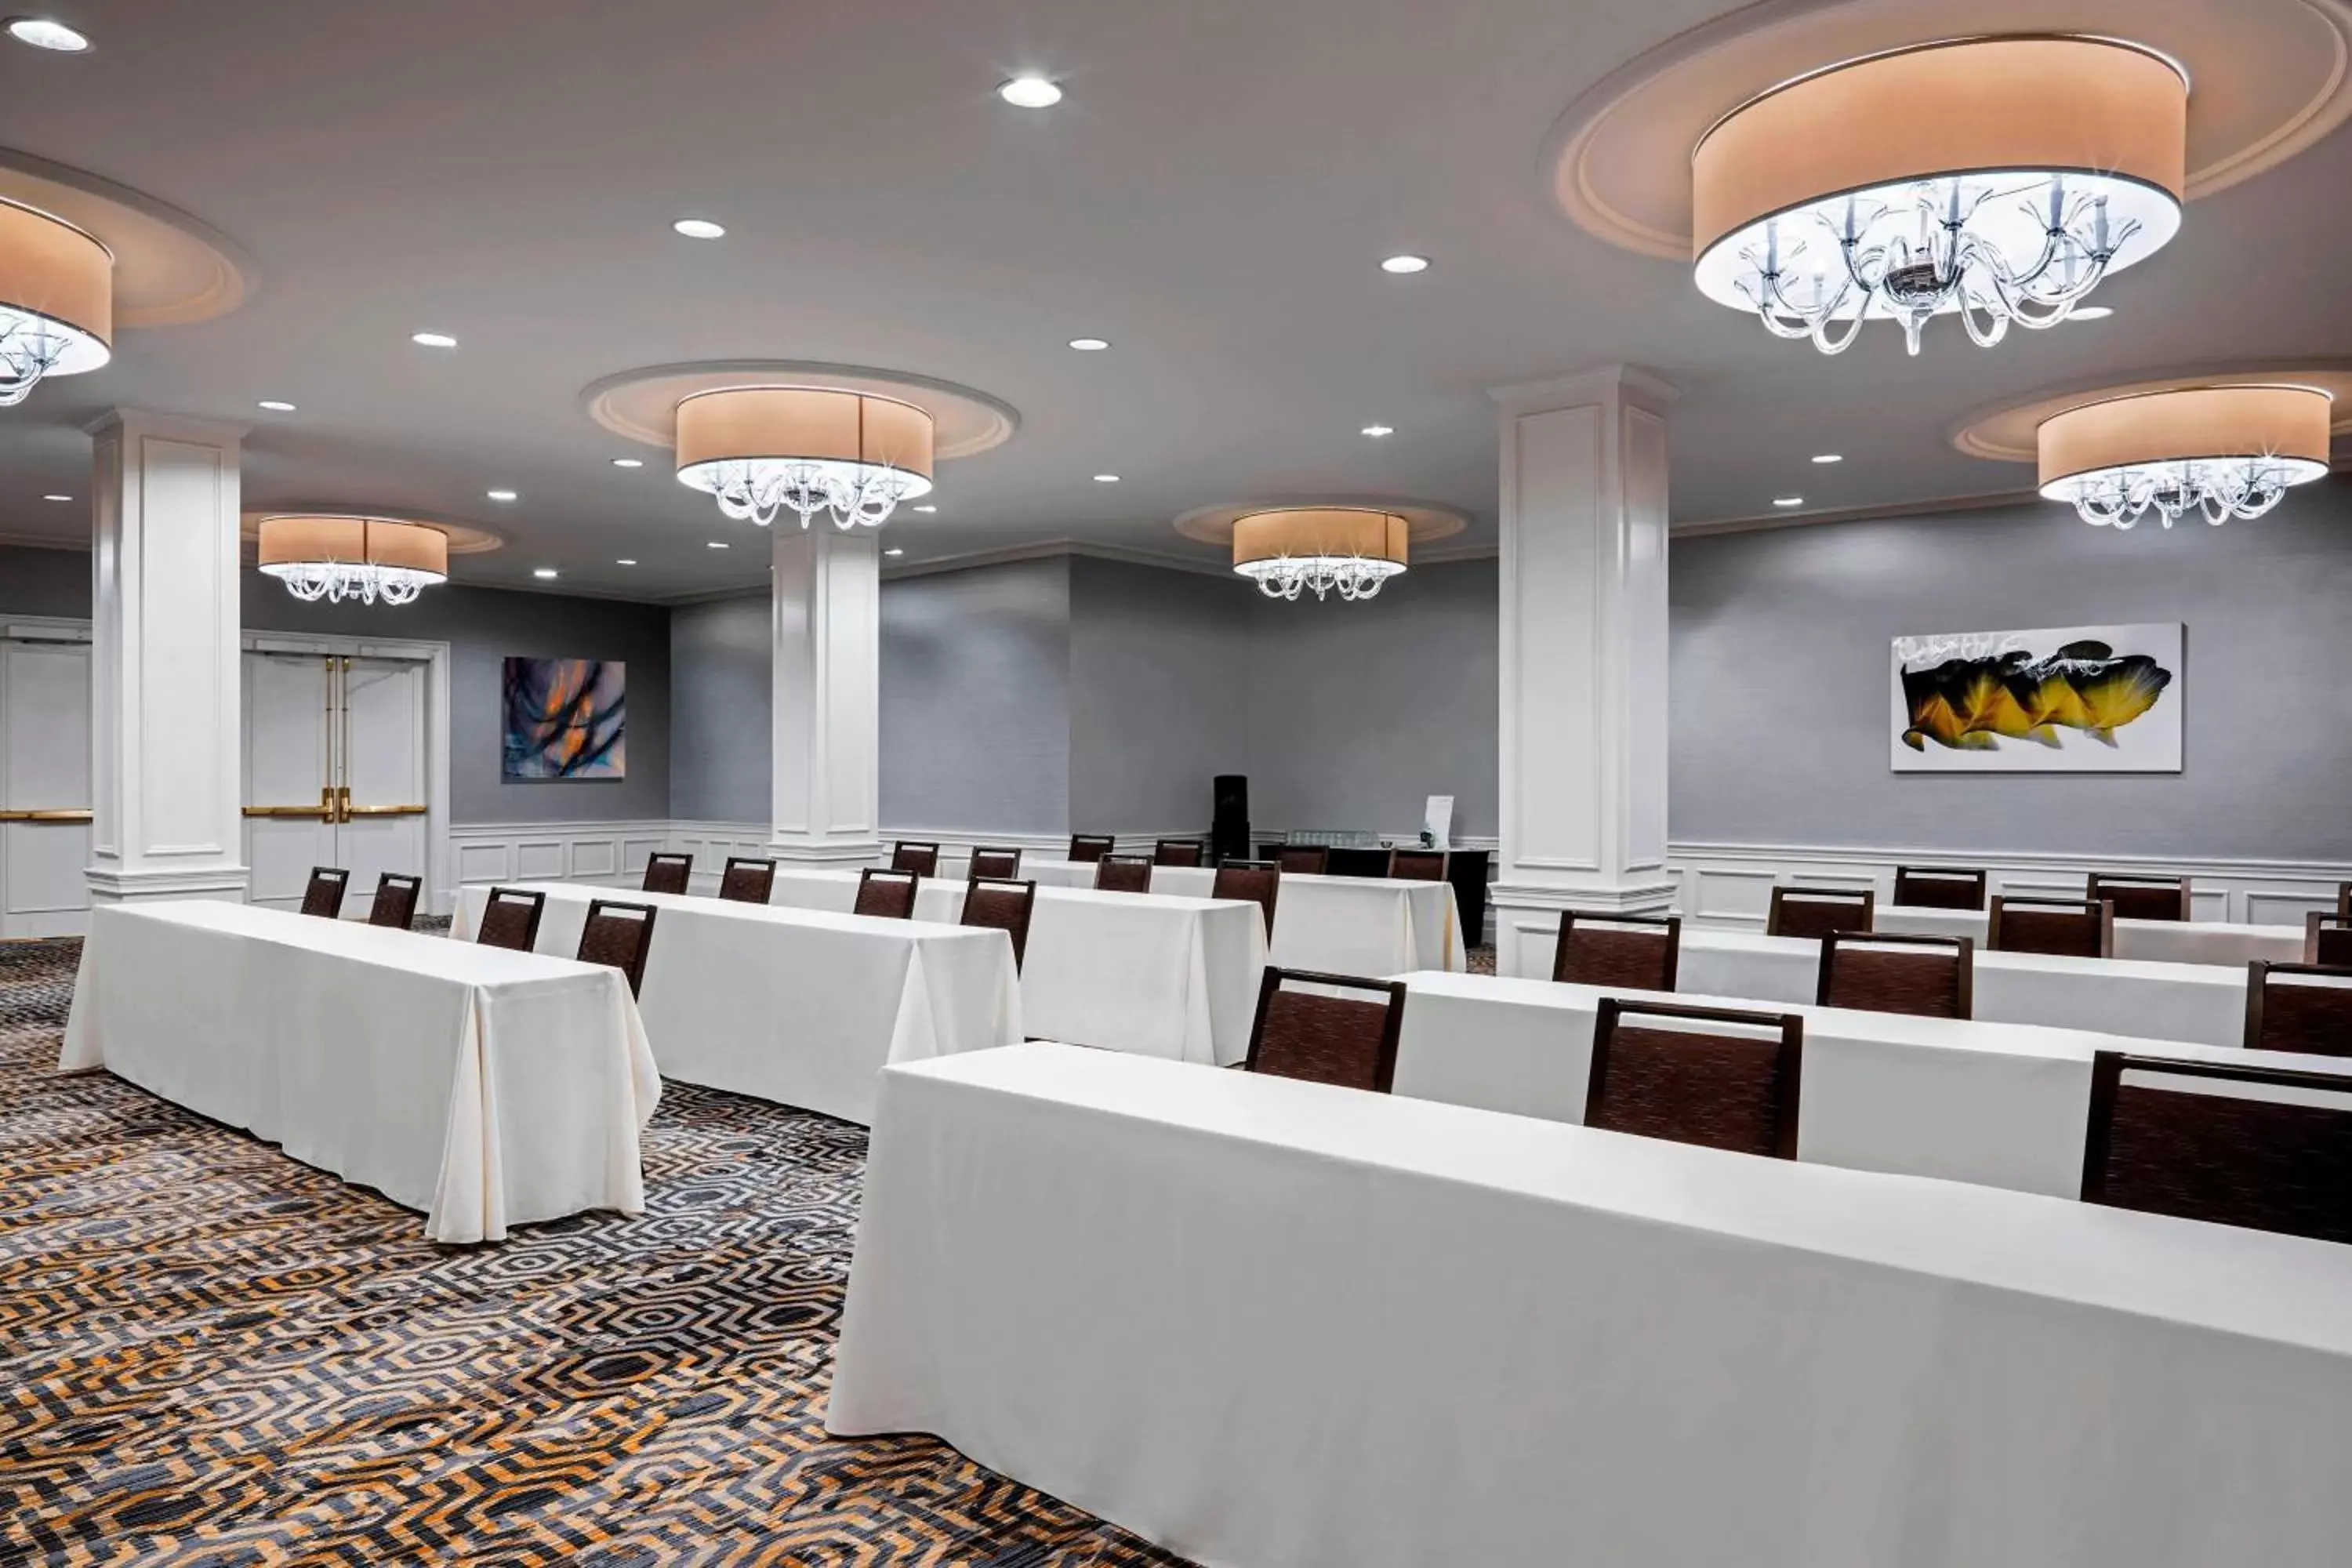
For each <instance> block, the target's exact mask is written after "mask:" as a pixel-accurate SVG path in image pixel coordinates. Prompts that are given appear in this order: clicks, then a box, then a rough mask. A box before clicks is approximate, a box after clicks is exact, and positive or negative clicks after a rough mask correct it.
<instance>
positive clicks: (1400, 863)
mask: <svg viewBox="0 0 2352 1568" xmlns="http://www.w3.org/2000/svg"><path fill="white" fill-rule="evenodd" d="M1452 860H1453V857H1452V856H1450V855H1448V854H1446V852H1445V851H1444V850H1443V849H1391V850H1390V851H1389V876H1390V877H1391V878H1392V879H1395V880H1397V881H1400V882H1443V881H1444V880H1445V873H1446V871H1447V870H1448V869H1450V863H1451V861H1452Z"/></svg>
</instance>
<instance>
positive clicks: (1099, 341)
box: [1070, 338, 1110, 354]
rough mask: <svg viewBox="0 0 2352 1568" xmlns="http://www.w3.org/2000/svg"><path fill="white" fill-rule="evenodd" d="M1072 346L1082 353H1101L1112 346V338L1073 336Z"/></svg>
mask: <svg viewBox="0 0 2352 1568" xmlns="http://www.w3.org/2000/svg"><path fill="white" fill-rule="evenodd" d="M1070 346H1071V347H1072V348H1074V349H1076V350H1077V351H1078V352H1079V353H1085V354H1093V353H1102V351H1103V350H1105V349H1107V348H1108V347H1110V340H1109V339H1108V338H1072V339H1071V340H1070Z"/></svg>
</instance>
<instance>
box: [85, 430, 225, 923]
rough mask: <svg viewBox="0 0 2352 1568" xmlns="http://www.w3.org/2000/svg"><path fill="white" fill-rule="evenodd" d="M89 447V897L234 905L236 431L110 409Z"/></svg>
mask: <svg viewBox="0 0 2352 1568" xmlns="http://www.w3.org/2000/svg"><path fill="white" fill-rule="evenodd" d="M90 435H91V436H92V437H95V439H96V442H97V460H98V468H97V481H96V500H97V506H96V508H95V514H96V518H95V530H96V531H95V535H94V537H93V539H92V541H91V546H92V548H91V552H90V575H91V584H90V587H91V594H90V601H91V608H92V611H93V614H92V617H91V620H92V626H91V644H92V649H91V652H92V664H91V667H90V707H91V713H90V720H91V724H90V735H91V740H90V784H91V792H92V795H93V797H94V798H93V801H92V818H93V820H92V823H91V831H90V859H91V864H90V867H89V873H88V875H89V893H90V900H91V901H92V902H93V903H101V904H103V903H131V902H142V901H146V900H159V899H237V900H242V899H243V898H244V897H245V896H246V885H247V876H246V867H245V842H244V839H245V834H244V814H243V811H242V809H241V802H242V794H243V791H242V784H243V754H244V727H243V722H242V714H241V711H240V709H241V701H240V680H239V668H238V658H239V642H240V637H239V626H238V606H237V595H238V582H237V564H238V563H237V552H238V536H237V523H238V498H239V488H238V474H237V468H238V458H239V447H240V443H242V441H243V440H244V438H245V431H244V428H243V427H242V426H234V425H217V424H213V423H211V422H209V421H205V420H196V419H180V418H174V417H172V416H165V415H156V414H141V413H136V412H134V411H132V410H130V409H117V410H116V411H115V412H113V413H111V414H110V415H108V416H106V417H105V418H103V419H101V420H100V421H99V422H98V423H97V424H95V425H93V426H90Z"/></svg>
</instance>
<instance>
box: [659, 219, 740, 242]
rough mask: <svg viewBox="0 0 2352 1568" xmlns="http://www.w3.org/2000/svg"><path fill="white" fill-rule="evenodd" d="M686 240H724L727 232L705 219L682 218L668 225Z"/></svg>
mask: <svg viewBox="0 0 2352 1568" xmlns="http://www.w3.org/2000/svg"><path fill="white" fill-rule="evenodd" d="M670 227H672V228H674V229H676V230H677V232H678V233H680V234H682V235H684V236H686V237H687V238H688V239H724V238H726V237H727V231H726V229H724V228H723V227H721V226H719V225H718V224H715V223H713V222H711V221H710V220H709V218H707V217H682V218H680V219H678V220H677V222H676V223H674V224H672V225H670Z"/></svg>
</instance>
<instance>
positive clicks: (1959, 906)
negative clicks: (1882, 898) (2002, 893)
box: [1895, 866, 1985, 910]
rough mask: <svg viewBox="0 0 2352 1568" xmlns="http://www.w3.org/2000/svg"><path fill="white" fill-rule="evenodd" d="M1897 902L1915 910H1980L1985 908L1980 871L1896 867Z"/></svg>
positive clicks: (1983, 885)
mask: <svg viewBox="0 0 2352 1568" xmlns="http://www.w3.org/2000/svg"><path fill="white" fill-rule="evenodd" d="M1895 902H1896V903H1898V904H1901V905H1902V906H1904V907H1905V908H1906V909H1913V910H1980V909H1982V908H1984V907H1985V874H1984V870H1983V868H1981V867H1979V868H1977V869H1975V870H1969V871H1963V870H1958V869H1956V868H1952V867H1949V866H1897V867H1895Z"/></svg>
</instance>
